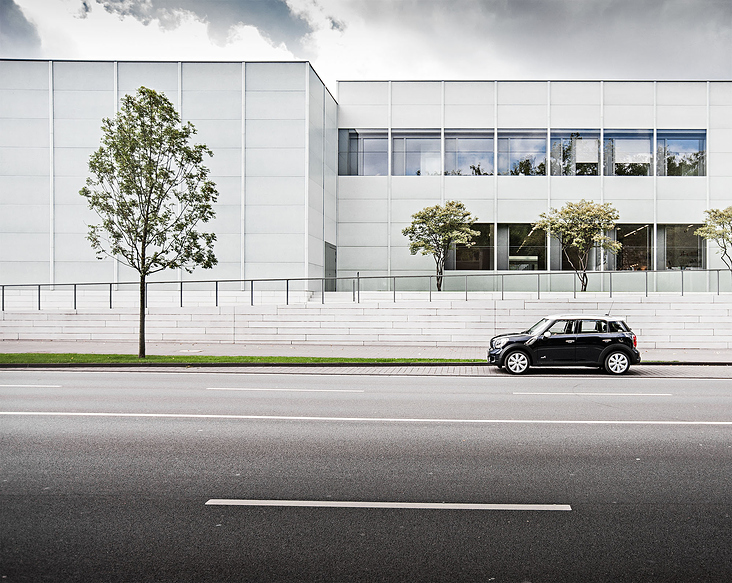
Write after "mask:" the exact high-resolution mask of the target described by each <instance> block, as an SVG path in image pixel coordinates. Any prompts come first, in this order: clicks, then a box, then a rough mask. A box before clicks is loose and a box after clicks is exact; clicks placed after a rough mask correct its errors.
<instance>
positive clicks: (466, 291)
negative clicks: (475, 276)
mask: <svg viewBox="0 0 732 583" xmlns="http://www.w3.org/2000/svg"><path fill="white" fill-rule="evenodd" d="M465 301H466V302H467V301H468V276H467V275H466V276H465Z"/></svg>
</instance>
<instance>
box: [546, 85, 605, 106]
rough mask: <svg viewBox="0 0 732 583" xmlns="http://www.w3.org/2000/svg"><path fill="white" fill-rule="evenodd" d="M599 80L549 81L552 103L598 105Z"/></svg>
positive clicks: (599, 93)
mask: <svg viewBox="0 0 732 583" xmlns="http://www.w3.org/2000/svg"><path fill="white" fill-rule="evenodd" d="M600 98H601V91H600V82H599V81H592V82H584V81H582V82H580V81H578V82H561V81H552V83H551V102H552V105H594V106H596V107H599V106H600Z"/></svg>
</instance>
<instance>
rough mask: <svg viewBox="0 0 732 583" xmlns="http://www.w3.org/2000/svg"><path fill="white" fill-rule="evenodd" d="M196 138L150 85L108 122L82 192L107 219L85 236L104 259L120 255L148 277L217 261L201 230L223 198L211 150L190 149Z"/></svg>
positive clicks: (211, 238)
mask: <svg viewBox="0 0 732 583" xmlns="http://www.w3.org/2000/svg"><path fill="white" fill-rule="evenodd" d="M195 133H196V130H195V128H194V127H193V125H192V124H191V123H190V122H189V123H186V124H184V125H181V123H180V117H179V115H178V113H177V112H176V111H175V108H174V107H173V104H172V103H171V102H170V101H169V100H168V99H167V98H166V97H165V96H164V95H162V94H160V93H157V92H156V91H154V90H152V89H147V88H145V87H140V89H138V90H137V94H136V95H135V96H134V97H133V96H131V95H126V96H125V97H124V98H123V99H122V108H121V110H120V112H119V113H118V114H117V116H116V118H115V119H106V118H105V119H104V120H102V134H103V135H102V146H101V147H100V148H99V149H98V150H97V151H96V152H94V153H93V154H92V155H91V157H90V158H89V171H90V173H91V174H92V176H91V177H89V178H87V180H86V186H85V187H84V188H82V189H81V191H80V194H81V195H82V196H84V197H86V199H87V201H88V203H89V208H90V209H92V210H93V211H95V212H96V213H97V214H98V215H99V217H100V219H101V221H102V222H101V225H93V226H90V228H89V235H88V237H87V238H88V239H89V241H90V242H91V245H92V248H93V249H94V250H95V251H96V253H97V256H98V257H99V258H100V259H101V258H103V256H105V255H107V256H110V257H116V258H118V259H120V260H121V261H122V262H123V263H125V264H126V265H128V266H130V267H131V268H133V269H134V270H135V271H137V272H138V273H140V274H141V275H143V276H147V275H150V274H152V273H156V272H158V271H162V270H165V269H177V268H184V269H186V270H187V271H189V272H190V271H192V268H193V266H194V265H201V266H202V267H204V268H210V267H212V266H213V265H215V264H216V262H217V261H216V257H215V256H214V253H213V242H214V241H215V240H216V235H214V234H213V233H199V232H198V231H197V230H196V229H195V226H196V224H197V223H198V222H203V223H206V222H208V221H210V220H211V219H212V218H214V216H215V213H214V210H213V207H212V206H211V205H212V203H213V202H216V197H217V195H218V193H217V192H216V186H215V184H214V183H213V182H212V181H210V180H209V179H208V173H209V170H208V168H206V167H205V166H203V164H202V162H203V156H204V155H208V156H212V155H213V154H212V152H211V151H210V150H209V149H208V148H207V147H206V146H205V145H200V144H199V145H189V144H188V142H189V140H190V138H191V136H192V135H193V134H195Z"/></svg>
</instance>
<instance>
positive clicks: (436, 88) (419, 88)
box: [391, 81, 442, 106]
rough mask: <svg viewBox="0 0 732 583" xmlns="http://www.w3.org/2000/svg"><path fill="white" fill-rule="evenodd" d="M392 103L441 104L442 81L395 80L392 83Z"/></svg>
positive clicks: (393, 104)
mask: <svg viewBox="0 0 732 583" xmlns="http://www.w3.org/2000/svg"><path fill="white" fill-rule="evenodd" d="M391 103H392V106H395V105H440V104H441V103H442V83H440V82H434V81H428V82H420V81H394V82H392V84H391Z"/></svg>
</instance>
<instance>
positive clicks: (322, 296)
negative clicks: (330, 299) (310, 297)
mask: <svg viewBox="0 0 732 583" xmlns="http://www.w3.org/2000/svg"><path fill="white" fill-rule="evenodd" d="M320 303H321V304H325V278H323V279H321V280H320Z"/></svg>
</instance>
